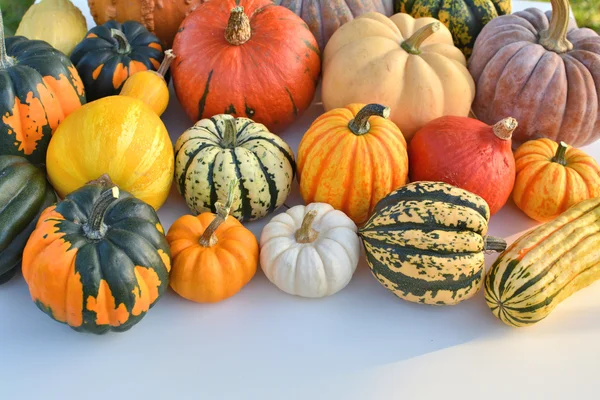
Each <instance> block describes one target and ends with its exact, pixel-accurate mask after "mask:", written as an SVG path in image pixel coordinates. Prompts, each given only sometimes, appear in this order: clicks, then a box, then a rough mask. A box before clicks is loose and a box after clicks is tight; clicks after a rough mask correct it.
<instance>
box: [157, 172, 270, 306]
mask: <svg viewBox="0 0 600 400" xmlns="http://www.w3.org/2000/svg"><path fill="white" fill-rule="evenodd" d="M237 185H238V183H237V182H235V181H232V182H231V183H230V184H229V186H228V194H227V198H226V199H227V200H226V201H224V202H223V203H221V202H217V203H216V205H215V208H216V209H217V214H216V215H215V214H213V213H210V212H206V213H202V214H200V215H198V216H197V217H194V216H191V215H184V216H183V217H181V218H179V219H178V220H177V221H175V223H173V225H172V226H171V228H170V229H169V233H168V234H167V240H168V241H169V244H170V246H171V252H172V254H173V269H172V271H171V281H170V282H171V287H172V288H173V290H175V292H177V294H179V295H180V296H182V297H184V298H186V299H188V300H192V301H195V302H197V303H216V302H218V301H222V300H225V299H227V298H229V297H231V296H233V295H235V294H236V293H238V292H239V291H240V290H241V289H242V288H243V287H244V286H245V285H246V284H248V282H250V280H251V279H252V277H253V276H254V274H255V273H256V268H257V266H258V251H259V250H258V241H257V240H256V237H255V236H254V234H253V233H252V232H251V231H249V230H248V229H246V228H244V226H243V225H242V224H241V223H240V222H239V221H238V220H237V219H235V218H233V217H232V216H230V215H229V212H230V211H231V209H232V208H233V207H234V203H235V201H236V196H235V192H236V188H237Z"/></svg>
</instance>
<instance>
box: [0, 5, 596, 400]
mask: <svg viewBox="0 0 600 400" xmlns="http://www.w3.org/2000/svg"><path fill="white" fill-rule="evenodd" d="M75 3H76V4H77V5H78V6H79V7H80V8H81V9H82V11H84V13H85V14H86V17H87V18H88V24H89V27H91V26H93V21H92V19H91V18H90V17H89V11H88V7H87V2H86V1H85V0H76V1H75ZM531 5H534V6H538V7H544V8H545V7H547V5H546V4H543V3H527V4H524V2H517V1H514V2H513V8H514V9H515V10H519V9H522V8H525V7H524V6H531ZM318 97H319V96H318V95H317V102H315V104H313V106H311V108H310V109H309V110H308V111H307V112H306V113H305V114H304V116H303V117H302V118H301V119H300V120H299V121H298V122H297V123H296V124H295V125H294V126H293V127H292V128H290V129H289V130H288V131H287V132H286V133H285V134H283V135H282V137H283V138H284V140H286V141H287V142H288V143H289V144H290V145H291V146H292V148H293V149H294V151H295V150H296V149H297V146H298V143H299V141H300V139H301V137H302V134H303V133H304V132H305V130H306V129H307V128H308V126H309V125H310V123H311V122H312V121H313V120H314V119H315V118H316V117H317V116H318V115H319V114H320V113H322V107H321V105H320V104H319V103H318ZM164 120H165V122H166V125H167V127H168V129H169V131H170V133H171V138H172V139H173V141H175V140H176V139H177V137H178V136H179V135H180V134H181V133H182V132H183V131H184V130H185V129H187V128H188V127H190V126H191V125H192V123H191V121H189V120H188V119H187V117H186V116H185V115H184V114H183V112H182V111H181V109H180V107H179V104H178V103H177V100H176V98H175V97H174V96H173V98H172V101H171V104H170V106H169V109H168V111H167V112H166V114H165V115H164ZM584 150H586V151H588V152H589V153H590V154H592V155H594V156H595V157H596V158H597V159H598V158H599V156H600V142H598V143H596V144H594V145H591V146H588V147H587V148H585V149H584ZM301 202H302V201H301V198H300V197H299V195H298V188H297V185H296V186H295V188H294V192H293V194H292V195H291V196H290V198H289V199H288V201H287V204H288V205H295V204H301ZM187 212H188V209H187V207H186V205H185V203H184V201H183V200H182V198H181V197H180V196H179V194H178V193H177V192H176V190H175V189H173V191H172V193H171V196H170V198H169V200H168V202H167V204H166V205H165V206H164V207H163V208H162V209H161V210H160V211H159V215H160V218H161V221H162V222H163V223H164V225H165V228H168V227H169V226H170V225H171V223H172V222H173V221H174V220H175V219H176V218H178V217H179V216H181V215H183V214H184V213H187ZM279 212H282V211H279ZM268 219H269V218H266V219H264V220H262V221H258V222H254V223H249V224H247V226H248V227H249V228H250V229H252V231H253V232H254V233H255V234H256V235H257V236H259V235H260V231H261V229H262V227H263V226H264V224H265V223H266V222H267V221H268ZM535 225H536V224H535V223H534V222H533V221H532V220H529V219H528V218H527V217H525V216H524V214H522V213H521V212H520V211H519V210H518V209H517V208H516V207H515V206H514V204H513V203H512V202H511V203H509V204H508V205H507V206H506V207H505V208H504V209H503V210H502V211H500V212H499V213H498V214H497V215H495V216H494V217H493V218H492V221H491V223H490V234H493V235H496V236H501V237H504V238H505V239H506V240H507V241H508V242H509V243H510V242H512V241H514V240H515V239H516V238H518V237H519V236H520V235H521V234H523V233H524V232H525V231H526V230H528V229H530V228H532V227H534V226H535ZM495 257H496V256H489V257H488V259H487V265H488V267H489V265H490V264H491V263H492V262H493V260H494V259H495ZM599 299H600V284H597V285H595V286H592V287H590V288H587V289H584V290H583V291H581V292H579V293H577V294H575V295H574V296H572V297H571V298H570V299H568V300H567V301H566V302H564V303H563V304H562V305H560V306H559V307H558V308H557V309H556V310H555V311H554V312H553V313H552V315H551V316H550V317H548V318H547V319H546V320H544V321H543V322H541V323H539V324H537V325H535V326H532V327H528V328H523V329H511V328H509V327H507V326H505V325H504V324H502V323H501V322H500V321H498V320H497V319H496V318H495V317H494V316H493V315H492V314H491V312H490V311H489V309H488V307H487V305H486V304H485V301H484V298H483V296H482V293H479V295H477V296H476V297H475V298H473V299H471V300H469V301H466V302H464V303H462V304H460V305H458V306H455V307H446V308H437V307H430V306H423V305H418V304H412V303H409V302H406V301H402V300H400V299H398V298H396V297H395V296H394V295H393V294H392V293H390V292H388V291H387V290H386V289H385V288H384V287H383V286H381V285H380V284H379V283H378V282H377V281H376V280H375V279H374V278H373V277H372V276H371V274H370V272H369V270H368V267H367V265H366V263H365V261H364V257H363V259H362V260H361V263H360V265H359V267H358V270H357V272H356V274H355V276H354V278H353V280H352V282H351V283H350V284H349V286H348V287H347V288H346V289H344V290H343V291H341V292H340V293H338V294H337V295H334V296H332V297H329V298H326V299H319V300H309V299H302V298H297V297H292V296H289V295H287V294H285V293H283V292H280V291H279V290H278V289H277V288H276V287H275V286H273V285H271V284H270V283H269V282H268V281H267V279H266V278H265V276H264V275H263V273H262V271H260V269H259V271H258V272H257V274H256V276H255V277H254V279H253V280H252V281H251V282H250V284H248V286H246V287H245V288H244V289H243V290H242V291H241V292H240V293H239V294H238V295H236V296H234V297H233V298H231V299H229V300H226V301H223V302H221V303H218V304H213V305H202V304H196V303H192V302H189V301H186V300H184V299H182V298H179V297H178V296H177V295H175V294H174V293H173V292H172V291H169V292H168V293H167V294H166V295H165V296H164V297H163V298H162V299H161V300H160V301H159V302H158V304H157V305H156V306H155V307H154V308H153V309H152V310H151V311H150V312H149V313H148V315H147V316H146V317H145V318H144V319H143V320H142V321H141V322H140V323H139V324H138V325H136V326H135V327H133V328H132V330H130V331H129V332H126V333H123V334H107V335H104V336H93V335H88V334H80V333H77V332H75V331H73V330H71V329H70V328H68V327H67V326H65V325H62V324H59V323H56V322H54V321H53V320H51V319H50V318H49V317H47V316H46V315H44V314H43V313H42V312H41V311H39V310H38V309H37V307H36V306H35V305H34V304H33V303H32V302H31V299H30V297H29V293H28V290H27V286H26V285H25V282H24V281H23V278H22V277H21V276H20V275H18V276H17V277H16V278H15V279H14V280H12V281H11V282H10V283H8V284H7V285H4V286H2V287H0V399H2V400H4V399H6V400H8V399H59V398H64V399H77V398H81V399H125V398H128V399H142V398H145V399H158V398H165V399H210V400H212V399H282V400H285V399H311V400H312V399H399V398H402V399H431V398H433V397H434V396H436V397H438V398H450V399H454V398H457V399H475V398H483V399H525V398H527V399H542V398H544V399H546V398H547V399H553V398H565V399H598V398H600V396H599V393H600V389H598V388H599V386H598V373H599V372H600V318H599V317H600V301H599Z"/></svg>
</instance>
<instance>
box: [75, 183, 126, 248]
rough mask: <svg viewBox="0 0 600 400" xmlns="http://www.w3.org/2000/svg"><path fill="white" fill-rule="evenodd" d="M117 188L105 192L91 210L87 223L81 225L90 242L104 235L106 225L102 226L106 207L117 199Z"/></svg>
mask: <svg viewBox="0 0 600 400" xmlns="http://www.w3.org/2000/svg"><path fill="white" fill-rule="evenodd" d="M119 194H120V193H119V188H118V187H117V186H113V187H112V188H110V189H107V190H105V191H104V192H102V194H101V195H100V198H99V199H98V201H97V202H96V204H94V207H93V208H92V214H91V216H90V219H89V221H88V222H87V223H86V224H85V225H83V232H84V233H85V236H86V237H87V238H88V239H90V240H100V239H102V238H103V237H104V234H106V225H105V224H104V215H105V214H106V210H108V207H109V206H110V205H111V204H112V203H113V202H114V201H115V200H117V199H118V198H119Z"/></svg>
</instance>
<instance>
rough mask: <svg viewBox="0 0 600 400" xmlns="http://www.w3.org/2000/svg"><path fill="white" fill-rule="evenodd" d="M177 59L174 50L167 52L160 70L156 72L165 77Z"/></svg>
mask: <svg viewBox="0 0 600 400" xmlns="http://www.w3.org/2000/svg"><path fill="white" fill-rule="evenodd" d="M175 57H176V56H175V53H173V50H167V51H165V58H164V59H163V61H162V63H161V64H160V67H159V68H158V71H156V72H157V73H159V74H161V75H162V76H163V77H164V76H165V75H166V73H167V71H168V70H169V67H170V66H171V63H172V62H173V60H175Z"/></svg>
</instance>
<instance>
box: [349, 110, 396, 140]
mask: <svg viewBox="0 0 600 400" xmlns="http://www.w3.org/2000/svg"><path fill="white" fill-rule="evenodd" d="M373 116H378V117H382V118H386V119H387V118H389V116H390V108H389V107H385V106H382V105H380V104H367V105H366V106H364V107H363V108H362V109H361V110H360V111H359V112H358V113H357V114H356V117H354V119H353V120H351V121H350V122H349V123H348V129H350V130H351V131H352V133H354V134H355V135H364V134H365V133H368V132H369V130H370V129H371V125H370V124H369V118H371V117H373Z"/></svg>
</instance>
